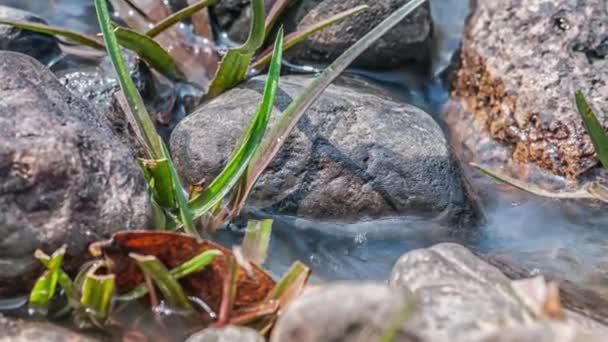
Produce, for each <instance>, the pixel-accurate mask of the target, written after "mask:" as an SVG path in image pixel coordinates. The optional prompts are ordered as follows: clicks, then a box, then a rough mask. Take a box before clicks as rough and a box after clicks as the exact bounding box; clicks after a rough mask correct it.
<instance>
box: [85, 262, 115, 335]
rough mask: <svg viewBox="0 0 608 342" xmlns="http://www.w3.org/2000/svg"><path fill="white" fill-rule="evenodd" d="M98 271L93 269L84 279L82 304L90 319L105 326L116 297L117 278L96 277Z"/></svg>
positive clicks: (111, 276) (110, 276)
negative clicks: (113, 298)
mask: <svg viewBox="0 0 608 342" xmlns="http://www.w3.org/2000/svg"><path fill="white" fill-rule="evenodd" d="M96 270H97V269H96V268H92V269H91V270H90V271H89V272H88V273H87V275H86V276H85V278H84V281H83V283H82V297H80V304H81V305H82V309H84V314H85V315H86V316H87V317H88V318H89V319H91V320H92V321H93V322H96V323H97V324H103V323H104V322H105V321H106V319H107V318H108V313H109V310H110V304H111V303H112V297H113V296H114V289H115V288H114V285H115V276H114V275H113V274H109V275H96V274H94V273H95V271H96Z"/></svg>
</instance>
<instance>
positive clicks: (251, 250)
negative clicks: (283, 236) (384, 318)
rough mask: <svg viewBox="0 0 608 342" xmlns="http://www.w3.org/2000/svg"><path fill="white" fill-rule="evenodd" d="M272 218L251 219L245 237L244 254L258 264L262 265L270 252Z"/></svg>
mask: <svg viewBox="0 0 608 342" xmlns="http://www.w3.org/2000/svg"><path fill="white" fill-rule="evenodd" d="M271 233H272V220H263V221H256V220H249V222H248V223H247V228H246V229H245V238H244V239H243V255H244V256H245V258H247V259H248V260H251V261H253V262H255V263H257V264H258V265H262V264H263V263H264V261H265V260H266V256H267V254H268V246H269V244H270V235H271Z"/></svg>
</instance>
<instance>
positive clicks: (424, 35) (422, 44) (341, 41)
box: [284, 0, 432, 69]
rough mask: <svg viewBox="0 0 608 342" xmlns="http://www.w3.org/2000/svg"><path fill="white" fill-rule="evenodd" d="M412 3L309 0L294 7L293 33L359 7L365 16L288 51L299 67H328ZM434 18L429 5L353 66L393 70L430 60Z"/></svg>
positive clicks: (401, 0) (290, 20)
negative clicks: (364, 6) (397, 11)
mask: <svg viewBox="0 0 608 342" xmlns="http://www.w3.org/2000/svg"><path fill="white" fill-rule="evenodd" d="M408 1H409V0H305V1H300V2H298V3H297V4H295V5H294V6H293V7H292V8H291V10H290V11H289V13H288V15H287V17H286V18H285V20H284V24H285V25H286V28H287V29H288V30H294V29H296V28H295V27H293V25H290V23H297V28H303V27H307V26H310V25H313V24H315V23H318V22H320V21H322V20H324V19H326V18H329V17H331V16H333V15H335V14H338V13H340V12H343V11H345V10H348V9H351V8H354V7H356V6H359V5H364V4H365V5H367V6H369V7H368V8H367V9H366V10H364V11H363V12H361V13H359V14H357V15H355V16H353V17H351V18H348V19H346V20H344V21H342V22H340V23H338V24H336V25H332V26H331V27H328V28H326V29H324V30H323V31H321V32H319V33H316V34H315V35H313V36H312V37H310V38H308V39H306V40H304V41H303V42H301V43H298V44H297V45H296V46H294V47H293V48H292V49H290V50H289V51H288V52H287V53H286V58H289V59H291V60H293V61H295V62H298V63H311V62H312V63H320V64H327V63H331V62H332V61H334V60H335V59H336V58H337V57H338V56H340V55H341V54H342V53H343V52H344V51H346V49H348V48H349V47H350V46H351V45H353V44H354V43H355V42H356V41H358V40H359V39H360V38H362V37H363V36H364V35H365V34H366V33H367V32H369V31H370V30H371V29H372V28H374V27H375V26H376V25H378V24H379V23H380V22H382V20H384V19H386V17H388V16H389V15H390V14H392V13H393V12H394V11H396V10H397V9H398V8H400V7H401V6H403V5H404V4H406V3H407V2H408ZM431 36H432V19H431V11H430V5H429V3H428V2H426V3H425V4H424V5H422V6H421V7H419V8H418V9H416V10H415V11H414V12H413V13H411V14H410V15H409V16H408V17H407V18H405V19H404V20H403V21H402V22H401V23H399V24H398V25H396V26H395V27H393V28H392V29H391V30H390V31H389V32H388V33H387V34H385V35H384V36H383V37H382V38H380V39H379V40H378V41H377V42H376V43H374V44H373V45H372V46H371V47H369V48H368V49H367V50H366V51H365V52H364V53H363V54H362V55H361V56H360V57H359V58H358V59H357V60H356V61H355V62H354V63H353V65H354V66H357V67H362V68H369V69H392V68H396V67H400V66H404V65H409V64H411V63H422V64H427V63H429V61H430V51H431Z"/></svg>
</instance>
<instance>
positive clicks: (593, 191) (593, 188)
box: [471, 163, 608, 203]
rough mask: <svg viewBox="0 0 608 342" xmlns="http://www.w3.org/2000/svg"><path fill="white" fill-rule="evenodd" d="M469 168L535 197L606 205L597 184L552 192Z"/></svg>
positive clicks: (607, 198)
mask: <svg viewBox="0 0 608 342" xmlns="http://www.w3.org/2000/svg"><path fill="white" fill-rule="evenodd" d="M471 166H473V167H474V168H476V169H478V170H479V171H481V172H482V173H484V174H486V175H488V176H490V177H492V178H494V179H496V180H498V181H501V182H503V183H506V184H509V185H511V186H513V187H515V188H517V189H520V190H523V191H525V192H529V193H531V194H534V195H536V196H541V197H547V198H555V199H597V200H600V201H602V202H606V203H608V192H607V191H606V188H605V187H604V186H602V185H600V184H598V183H590V184H588V185H587V186H585V187H583V188H582V189H580V190H577V191H561V192H554V191H548V190H545V189H543V188H541V187H539V186H538V185H534V184H529V183H525V182H522V181H520V180H518V179H515V178H513V177H509V176H507V175H505V174H501V173H498V172H496V171H492V170H490V169H488V168H484V167H482V166H480V165H478V164H475V163H471Z"/></svg>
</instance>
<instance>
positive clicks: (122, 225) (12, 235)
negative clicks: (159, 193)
mask: <svg viewBox="0 0 608 342" xmlns="http://www.w3.org/2000/svg"><path fill="white" fill-rule="evenodd" d="M0 78H1V79H2V85H1V86H0V236H2V239H0V297H1V296H7V295H10V294H13V293H24V292H27V291H28V290H29V288H28V286H29V284H31V281H32V280H33V279H35V278H36V277H37V276H38V275H39V274H40V269H39V262H38V261H37V260H34V259H33V253H34V250H36V249H37V248H41V249H42V250H44V251H45V252H47V253H52V252H53V251H55V250H56V249H57V248H59V247H60V246H61V245H63V244H67V245H68V249H67V260H66V269H67V270H74V269H76V268H77V267H79V266H80V265H81V264H82V262H83V257H84V256H86V254H87V250H86V249H87V246H88V244H89V243H91V242H93V241H97V240H99V239H103V238H107V237H108V236H109V235H110V234H111V233H112V232H115V231H118V230H123V229H135V228H138V229H143V228H147V227H148V223H149V218H150V216H149V214H150V204H149V201H148V195H147V191H146V185H145V181H144V179H143V176H142V175H141V172H140V170H139V168H138V166H137V163H136V162H135V158H134V155H133V151H132V150H131V149H130V148H128V147H127V146H126V145H124V144H122V143H121V142H120V141H119V139H118V137H117V136H116V135H115V134H114V133H113V132H112V130H111V129H110V127H109V126H110V123H109V122H108V121H107V120H106V118H104V117H103V116H100V115H98V114H97V111H96V110H95V109H94V108H92V107H90V106H89V105H87V104H86V103H85V102H83V101H81V100H80V99H78V98H76V97H74V96H73V95H72V94H70V92H69V91H68V90H67V89H65V88H64V87H63V86H62V85H61V83H59V81H58V80H57V79H56V78H55V76H54V75H53V74H52V73H51V72H50V71H49V70H47V69H46V68H45V67H44V66H42V65H41V64H39V63H38V62H36V61H35V60H33V59H32V58H30V57H28V56H26V55H22V54H18V53H14V52H0Z"/></svg>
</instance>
